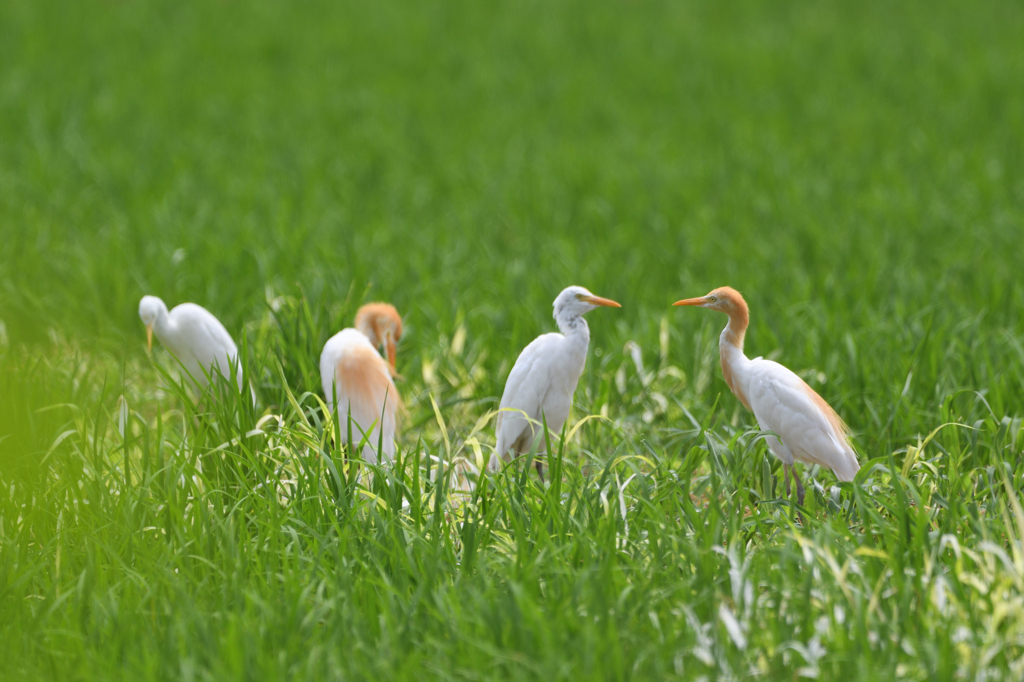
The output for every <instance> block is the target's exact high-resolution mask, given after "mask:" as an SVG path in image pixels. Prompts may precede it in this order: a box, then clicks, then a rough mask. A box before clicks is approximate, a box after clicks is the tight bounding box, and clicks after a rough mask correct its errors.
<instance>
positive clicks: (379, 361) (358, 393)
mask: <svg viewBox="0 0 1024 682" xmlns="http://www.w3.org/2000/svg"><path fill="white" fill-rule="evenodd" d="M401 338H402V318H401V316H400V315H399V314H398V311H397V310H395V308H394V306H392V305H389V304H387V303H369V304H367V305H364V306H363V307H362V308H360V309H359V310H358V311H357V312H356V326H355V329H352V328H348V329H343V330H341V331H340V332H338V333H337V334H335V335H334V336H332V337H331V338H330V339H329V340H328V341H327V343H326V344H325V345H324V350H323V353H321V354H320V379H321V382H322V384H323V389H324V396H325V397H326V398H327V406H328V408H330V410H331V412H332V413H333V412H334V410H335V398H337V410H338V417H339V427H340V430H341V434H340V437H341V442H343V443H344V442H347V441H348V428H347V420H348V415H349V413H351V415H352V424H353V425H354V426H355V427H357V428H353V430H352V439H353V440H355V441H356V443H358V442H359V441H361V440H363V436H364V435H367V436H368V437H367V439H366V444H365V445H364V447H363V459H364V460H366V461H367V462H370V463H371V464H376V463H377V462H378V461H379V458H378V456H377V450H376V448H377V444H378V443H380V444H381V450H382V451H383V452H382V454H383V456H384V457H385V458H387V459H388V460H391V459H394V456H395V429H396V426H397V418H398V414H399V411H400V409H401V404H402V402H401V399H400V398H399V396H398V391H397V389H395V382H394V381H393V380H392V374H393V372H394V369H395V346H396V344H397V343H398V341H399V340H400V339H401ZM382 345H383V346H384V351H385V353H386V354H387V357H388V360H387V362H385V361H384V358H383V357H381V355H380V352H379V351H378V348H379V347H380V346H382ZM382 429H383V438H382V436H381V432H382Z"/></svg>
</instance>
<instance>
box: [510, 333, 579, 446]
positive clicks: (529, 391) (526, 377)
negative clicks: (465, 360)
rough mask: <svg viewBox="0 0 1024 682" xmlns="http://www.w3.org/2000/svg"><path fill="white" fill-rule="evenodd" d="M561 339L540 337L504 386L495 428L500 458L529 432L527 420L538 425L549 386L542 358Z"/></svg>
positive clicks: (524, 351)
mask: <svg viewBox="0 0 1024 682" xmlns="http://www.w3.org/2000/svg"><path fill="white" fill-rule="evenodd" d="M561 338H563V337H562V335H561V334H554V333H552V334H544V335H543V336H539V337H537V338H536V339H534V340H533V342H532V343H530V345H528V346H527V347H526V348H524V349H523V352H522V353H520V354H519V358H518V359H516V364H515V365H514V366H513V367H512V371H511V372H510V373H509V375H508V380H507V381H506V382H505V391H504V393H502V396H501V403H500V410H501V411H499V412H498V421H497V425H496V428H495V430H496V431H497V452H498V455H499V456H503V455H504V454H505V453H506V452H508V450H509V448H511V447H512V445H513V444H514V443H515V442H516V441H517V440H519V438H520V437H521V436H522V435H523V433H524V431H526V429H527V428H532V425H531V424H530V421H529V420H534V421H540V418H541V406H542V405H543V404H544V396H545V395H546V394H547V390H548V384H549V383H550V380H549V376H548V375H549V372H548V368H547V362H545V357H547V356H548V355H549V351H550V349H551V347H552V346H553V345H554V344H556V343H557V342H558V340H559V339H561ZM522 413H525V414H526V416H525V417H524V416H523V414H522Z"/></svg>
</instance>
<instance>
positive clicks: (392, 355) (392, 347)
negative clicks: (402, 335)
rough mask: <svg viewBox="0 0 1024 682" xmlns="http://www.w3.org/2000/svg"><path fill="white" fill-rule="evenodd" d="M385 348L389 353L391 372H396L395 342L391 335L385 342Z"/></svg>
mask: <svg viewBox="0 0 1024 682" xmlns="http://www.w3.org/2000/svg"><path fill="white" fill-rule="evenodd" d="M384 346H385V349H386V350H387V353H388V364H389V365H391V373H392V374H394V373H395V342H394V341H392V340H391V338H390V337H388V339H387V340H386V341H385V342H384Z"/></svg>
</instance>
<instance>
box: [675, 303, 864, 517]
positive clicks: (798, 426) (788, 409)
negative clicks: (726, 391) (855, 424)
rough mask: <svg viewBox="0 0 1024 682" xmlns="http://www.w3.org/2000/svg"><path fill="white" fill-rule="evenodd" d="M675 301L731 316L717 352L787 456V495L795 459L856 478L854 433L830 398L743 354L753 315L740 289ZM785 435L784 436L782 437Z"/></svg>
mask: <svg viewBox="0 0 1024 682" xmlns="http://www.w3.org/2000/svg"><path fill="white" fill-rule="evenodd" d="M673 305H692V306H700V307H701V308H710V309H711V310H717V311H719V312H723V313H725V314H726V315H728V316H729V323H728V324H727V325H726V326H725V329H724V330H722V336H721V338H720V339H719V342H718V352H719V354H720V355H721V360H722V375H723V376H724V377H725V383H727V384H729V388H730V389H731V390H732V392H733V394H735V396H736V397H737V398H739V400H740V402H741V403H743V405H744V406H745V407H746V408H747V409H748V410H750V411H752V412H753V413H754V416H755V417H757V423H758V424H759V425H760V427H761V429H762V430H763V431H771V432H772V433H775V434H777V435H778V438H776V437H775V436H766V437H765V442H766V443H767V444H768V449H769V450H771V451H772V453H773V454H774V455H775V456H776V457H778V458H779V459H780V460H782V466H783V470H784V471H785V481H786V495H787V496H789V471H790V469H792V468H793V462H794V461H796V460H799V461H801V462H804V463H805V464H819V465H821V466H823V467H825V468H828V469H831V470H832V471H833V472H834V473H835V475H836V478H838V479H839V480H840V481H852V480H853V477H854V476H855V475H856V473H857V471H858V470H859V469H860V465H859V464H858V463H857V455H856V454H855V453H854V451H853V448H852V447H850V433H849V429H848V428H847V426H846V424H844V423H843V420H842V419H840V417H839V415H838V414H836V413H835V410H833V409H832V408H831V407H830V406H829V404H828V403H826V402H825V400H824V399H823V398H822V397H821V396H820V395H818V394H817V393H815V392H814V389H812V388H811V387H810V386H808V385H807V383H806V382H804V380H803V379H801V378H800V377H798V376H797V375H796V374H794V373H793V372H791V371H789V370H788V369H786V368H785V367H783V366H782V365H780V364H779V363H777V362H772V361H771V360H765V359H764V358H754V359H753V360H750V359H748V358H747V356H746V355H744V354H743V336H744V334H745V333H746V331H747V324H748V323H749V320H750V313H749V309H748V308H747V303H746V301H744V300H743V296H741V295H740V292H738V291H736V290H735V289H733V288H731V287H720V288H718V289H715V290H714V291H712V292H711V293H709V294H708V295H707V296H701V297H699V298H688V299H685V300H682V301H676V302H675V303H674V304H673ZM780 438H781V440H779V439H780ZM793 477H794V478H795V479H796V491H797V500H798V502H799V504H801V505H803V503H804V486H803V483H801V482H800V477H799V476H798V475H797V473H796V469H793Z"/></svg>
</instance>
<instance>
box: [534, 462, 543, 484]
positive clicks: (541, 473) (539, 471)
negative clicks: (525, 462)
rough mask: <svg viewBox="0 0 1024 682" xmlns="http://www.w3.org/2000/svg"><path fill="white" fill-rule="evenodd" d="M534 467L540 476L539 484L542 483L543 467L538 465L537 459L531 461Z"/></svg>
mask: <svg viewBox="0 0 1024 682" xmlns="http://www.w3.org/2000/svg"><path fill="white" fill-rule="evenodd" d="M533 464H534V466H536V467H537V475H538V476H540V482H541V483H543V482H544V465H543V464H541V463H540V460H539V459H535V460H533Z"/></svg>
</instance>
